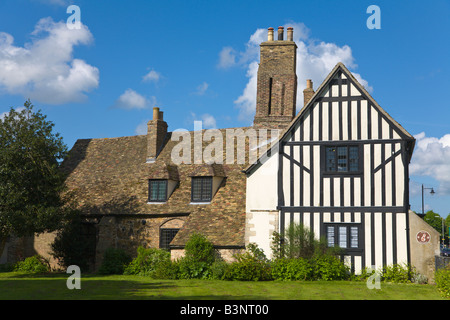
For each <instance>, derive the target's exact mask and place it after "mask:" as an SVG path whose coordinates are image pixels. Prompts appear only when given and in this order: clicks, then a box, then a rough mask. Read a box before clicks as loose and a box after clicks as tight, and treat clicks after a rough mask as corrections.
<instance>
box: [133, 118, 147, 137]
mask: <svg viewBox="0 0 450 320" xmlns="http://www.w3.org/2000/svg"><path fill="white" fill-rule="evenodd" d="M149 121H150V119H146V120H144V121H142V122H141V123H140V124H139V125H138V126H137V127H136V129H135V130H134V132H135V133H136V134H137V135H143V134H147V123H148V122H149Z"/></svg>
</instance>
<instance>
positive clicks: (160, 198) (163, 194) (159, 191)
mask: <svg viewBox="0 0 450 320" xmlns="http://www.w3.org/2000/svg"><path fill="white" fill-rule="evenodd" d="M148 201H149V202H165V201H167V180H149V181H148Z"/></svg>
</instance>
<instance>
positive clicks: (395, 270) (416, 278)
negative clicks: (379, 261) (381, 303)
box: [357, 264, 428, 284]
mask: <svg viewBox="0 0 450 320" xmlns="http://www.w3.org/2000/svg"><path fill="white" fill-rule="evenodd" d="M374 272H375V271H374V270H372V268H364V269H363V270H361V274H360V275H359V276H358V277H357V278H358V279H359V280H366V279H368V278H369V277H370V276H371V275H372V274H373V273H374ZM378 273H379V274H380V278H381V280H382V281H384V282H393V283H408V282H414V283H420V284H423V283H427V281H428V279H427V277H426V276H424V275H421V274H419V273H418V272H416V270H415V269H414V268H413V267H412V266H410V265H407V264H391V265H387V266H383V267H381V268H379V270H378Z"/></svg>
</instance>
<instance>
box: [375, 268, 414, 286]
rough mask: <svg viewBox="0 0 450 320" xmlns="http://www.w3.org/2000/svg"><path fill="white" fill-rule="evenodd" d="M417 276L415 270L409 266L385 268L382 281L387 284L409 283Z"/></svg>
mask: <svg viewBox="0 0 450 320" xmlns="http://www.w3.org/2000/svg"><path fill="white" fill-rule="evenodd" d="M415 274H416V272H415V271H414V268H412V267H411V266H410V265H407V264H391V265H388V266H383V268H382V276H381V280H382V281H385V282H394V283H407V282H410V281H411V279H412V277H413V276H414V275H415Z"/></svg>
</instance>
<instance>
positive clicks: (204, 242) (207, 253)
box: [184, 233, 215, 265]
mask: <svg viewBox="0 0 450 320" xmlns="http://www.w3.org/2000/svg"><path fill="white" fill-rule="evenodd" d="M184 250H185V258H186V259H188V260H190V261H194V262H204V263H206V264H207V265H210V264H212V263H213V262H214V260H215V250H214V246H213V244H212V243H211V241H209V240H208V239H207V238H206V237H205V236H204V235H202V234H199V233H193V234H192V235H191V236H190V237H189V240H188V241H187V242H186V246H185V247H184Z"/></svg>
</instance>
